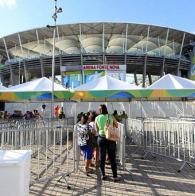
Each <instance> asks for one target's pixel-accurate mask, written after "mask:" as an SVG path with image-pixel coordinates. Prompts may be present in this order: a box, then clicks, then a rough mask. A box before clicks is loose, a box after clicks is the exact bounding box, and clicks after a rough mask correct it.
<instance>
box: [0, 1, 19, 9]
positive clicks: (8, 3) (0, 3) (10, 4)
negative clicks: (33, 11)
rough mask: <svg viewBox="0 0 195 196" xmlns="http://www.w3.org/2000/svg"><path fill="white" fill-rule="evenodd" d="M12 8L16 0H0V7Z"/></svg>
mask: <svg viewBox="0 0 195 196" xmlns="http://www.w3.org/2000/svg"><path fill="white" fill-rule="evenodd" d="M5 6H7V7H8V8H14V7H15V6H16V0H0V7H5Z"/></svg>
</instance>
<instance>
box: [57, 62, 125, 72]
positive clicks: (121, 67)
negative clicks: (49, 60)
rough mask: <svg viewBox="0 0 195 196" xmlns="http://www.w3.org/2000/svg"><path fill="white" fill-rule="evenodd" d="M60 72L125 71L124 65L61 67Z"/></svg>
mask: <svg viewBox="0 0 195 196" xmlns="http://www.w3.org/2000/svg"><path fill="white" fill-rule="evenodd" d="M60 70H61V72H66V71H80V70H109V71H126V65H116V64H112V65H76V66H61V67H60Z"/></svg>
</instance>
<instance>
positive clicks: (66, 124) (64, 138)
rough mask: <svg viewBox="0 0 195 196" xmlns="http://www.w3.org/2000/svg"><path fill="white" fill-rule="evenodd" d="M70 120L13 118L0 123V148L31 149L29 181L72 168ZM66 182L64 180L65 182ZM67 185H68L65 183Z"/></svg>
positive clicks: (42, 179)
mask: <svg viewBox="0 0 195 196" xmlns="http://www.w3.org/2000/svg"><path fill="white" fill-rule="evenodd" d="M73 124H74V123H73V119H63V120H57V119H44V120H43V119H42V120H17V121H9V122H4V123H1V124H0V127H1V131H0V149H1V150H15V149H17V150H20V149H21V150H24V149H25V150H31V151H32V156H31V184H33V183H35V182H37V181H47V180H49V179H51V178H54V177H57V176H62V177H63V178H64V180H65V181H66V178H65V177H66V176H67V175H68V174H70V173H71V172H73V171H74V164H73V162H74V161H75V160H74V156H73V153H72V152H74V150H73V151H70V149H71V148H74V146H73V142H72V140H73ZM66 183H67V181H66ZM67 188H69V185H68V183H67Z"/></svg>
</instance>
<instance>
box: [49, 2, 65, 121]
mask: <svg viewBox="0 0 195 196" xmlns="http://www.w3.org/2000/svg"><path fill="white" fill-rule="evenodd" d="M61 12H62V8H61V7H59V8H58V7H57V0H54V13H53V15H52V18H53V20H54V25H53V26H51V25H47V27H48V28H52V29H53V49H52V98H51V118H52V117H53V103H54V78H55V38H56V23H57V18H58V14H59V13H61Z"/></svg>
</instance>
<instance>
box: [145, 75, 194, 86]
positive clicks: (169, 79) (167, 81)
mask: <svg viewBox="0 0 195 196" xmlns="http://www.w3.org/2000/svg"><path fill="white" fill-rule="evenodd" d="M147 89H195V82H194V81H192V80H189V79H185V78H182V77H179V76H174V75H171V74H167V75H165V76H163V77H162V78H160V79H159V80H157V81H156V82H154V83H153V84H152V85H150V86H149V87H148V88H147Z"/></svg>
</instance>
